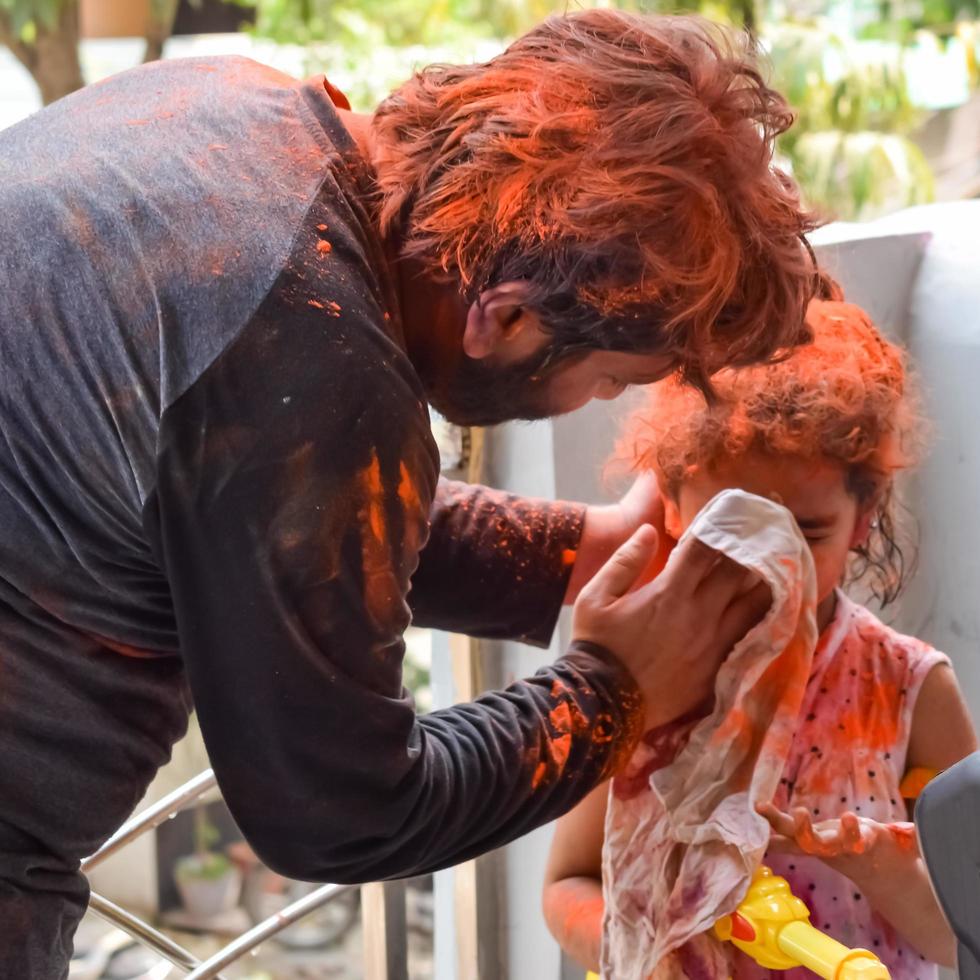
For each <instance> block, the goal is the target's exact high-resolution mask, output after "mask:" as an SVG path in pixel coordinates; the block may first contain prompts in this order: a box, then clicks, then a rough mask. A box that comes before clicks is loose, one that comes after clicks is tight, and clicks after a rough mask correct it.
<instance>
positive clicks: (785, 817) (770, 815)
mask: <svg viewBox="0 0 980 980" xmlns="http://www.w3.org/2000/svg"><path fill="white" fill-rule="evenodd" d="M755 810H756V813H758V814H759V815H760V816H762V817H765V818H766V820H768V821H769V826H770V827H772V829H773V830H774V831H775V832H776V833H777V834H781V835H782V836H783V837H793V836H794V827H793V818H792V817H791V816H790V815H789V814H788V813H784V812H783V811H782V810H780V809H779V807H777V806H776V805H775V804H773V803H757V804H756V807H755Z"/></svg>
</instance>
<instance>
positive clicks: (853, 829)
mask: <svg viewBox="0 0 980 980" xmlns="http://www.w3.org/2000/svg"><path fill="white" fill-rule="evenodd" d="M840 829H841V834H840V836H841V843H842V844H843V845H844V850H845V851H846V852H848V853H850V854H860V853H861V852H862V851H864V849H865V847H866V846H867V841H865V839H864V834H863V833H862V832H861V821H860V819H859V818H858V816H857V814H855V813H850V812H848V813H845V814H844V816H842V817H841V818H840Z"/></svg>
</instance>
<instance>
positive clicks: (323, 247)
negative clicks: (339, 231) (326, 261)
mask: <svg viewBox="0 0 980 980" xmlns="http://www.w3.org/2000/svg"><path fill="white" fill-rule="evenodd" d="M316 250H317V251H318V252H319V253H320V254H321V255H327V254H328V253H329V252H331V251H332V250H333V245H331V244H330V242H317V243H316Z"/></svg>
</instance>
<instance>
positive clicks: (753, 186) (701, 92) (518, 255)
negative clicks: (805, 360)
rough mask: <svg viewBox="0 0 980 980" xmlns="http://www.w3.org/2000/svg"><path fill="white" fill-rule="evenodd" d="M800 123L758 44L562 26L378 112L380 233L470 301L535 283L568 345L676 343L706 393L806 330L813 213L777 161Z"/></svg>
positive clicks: (534, 298)
mask: <svg viewBox="0 0 980 980" xmlns="http://www.w3.org/2000/svg"><path fill="white" fill-rule="evenodd" d="M792 119H793V116H792V113H791V112H790V109H789V107H788V106H787V104H786V102H785V100H784V99H783V97H782V96H781V95H779V93H777V92H775V91H774V90H773V89H771V88H769V87H768V85H767V84H766V82H765V80H764V79H763V75H762V73H761V70H760V67H759V64H758V57H757V51H756V49H755V47H754V42H753V41H752V40H751V38H750V37H749V36H748V35H747V34H744V33H736V32H733V31H730V30H727V29H724V28H722V27H720V26H718V25H715V24H712V23H710V22H709V21H706V20H704V19H701V18H699V17H693V16H643V15H633V14H627V13H623V12H620V11H612V10H588V11H583V12H579V13H573V14H569V15H567V16H560V17H552V18H550V19H549V20H547V21H545V22H544V23H542V24H541V25H540V26H538V27H537V28H535V29H534V30H532V31H530V32H529V33H528V34H526V35H524V36H523V37H521V38H520V39H518V40H517V41H515V42H514V43H513V44H511V45H510V47H509V48H507V50H506V51H504V52H503V53H502V54H500V55H498V56H497V57H495V58H493V59H492V60H491V61H489V62H486V63H485V64H476V65H433V66H430V67H428V68H425V69H423V70H422V71H420V72H418V73H417V74H416V75H415V76H414V77H413V78H412V79H411V80H410V81H408V82H407V83H406V84H404V85H403V86H402V87H401V88H399V89H397V90H396V91H395V92H394V93H393V94H392V95H391V96H390V97H389V98H388V99H386V100H385V101H384V102H383V103H382V104H381V105H380V106H379V107H378V109H377V111H376V113H375V115H374V119H373V127H374V133H375V137H376V145H377V151H376V155H375V163H376V164H377V166H378V183H379V205H378V206H379V217H380V223H381V227H382V230H383V232H384V234H385V235H386V236H387V237H388V238H389V239H391V240H397V241H398V242H399V244H400V247H401V249H402V254H405V255H411V256H414V257H415V258H417V259H419V260H421V261H422V262H423V263H425V265H426V266H427V267H428V268H429V269H430V270H431V271H433V272H434V273H436V274H440V275H442V276H443V277H444V278H445V279H446V281H448V282H453V283H456V284H457V285H458V286H459V288H460V290H461V293H462V295H463V296H464V297H465V299H466V300H467V301H468V302H474V301H477V300H478V298H479V296H480V293H481V292H482V291H483V290H485V289H487V288H489V287H491V286H493V285H495V284H497V283H500V282H503V281H507V280H523V281H525V282H526V283H527V285H528V288H529V291H530V299H529V301H528V304H527V305H528V306H529V308H530V309H532V310H534V311H535V312H536V313H538V314H539V316H540V317H541V319H542V322H543V324H544V326H545V328H546V329H548V330H549V331H550V332H551V333H552V334H553V335H554V337H555V340H556V342H557V344H558V345H560V347H561V348H562V349H563V350H566V351H568V350H575V349H579V350H587V349H596V348H601V349H610V350H623V351H636V352H644V353H662V352H667V353H670V354H672V355H674V356H675V357H676V359H677V363H678V365H679V367H680V369H681V370H682V371H683V373H684V374H685V376H686V377H687V378H688V379H689V380H692V381H694V382H695V383H698V384H702V383H705V384H706V379H707V377H708V376H709V375H710V374H711V373H712V372H713V371H714V370H716V369H717V368H718V367H721V366H724V365H728V364H735V365H738V364H749V363H757V362H759V361H763V360H767V359H769V358H771V357H773V356H774V355H776V354H778V353H780V352H784V351H785V350H786V349H788V348H790V347H792V346H794V345H796V344H798V343H800V342H802V341H805V339H806V337H807V333H806V328H805V326H804V312H805V310H806V305H807V302H808V301H809V299H810V298H811V296H812V295H814V292H815V289H816V286H817V282H818V280H819V273H818V271H817V268H816V263H815V261H814V259H813V255H812V253H811V251H810V249H809V246H808V245H807V243H806V241H805V239H804V234H805V233H806V232H807V231H809V230H811V229H812V228H813V227H814V224H815V222H814V220H813V219H812V217H811V215H809V214H808V213H807V212H806V211H805V210H804V209H803V208H802V207H801V205H800V202H799V198H798V194H797V190H796V188H795V185H794V184H793V183H792V181H790V179H789V178H788V177H787V176H786V175H785V174H783V173H782V172H780V171H779V170H778V169H776V168H775V167H774V166H773V162H772V147H773V140H774V138H775V137H776V136H777V135H778V134H779V133H782V132H784V131H785V130H786V129H787V128H788V127H789V126H790V124H791V123H792Z"/></svg>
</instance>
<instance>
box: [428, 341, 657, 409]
mask: <svg viewBox="0 0 980 980" xmlns="http://www.w3.org/2000/svg"><path fill="white" fill-rule="evenodd" d="M547 354H548V351H547V350H545V351H542V352H541V353H539V354H535V355H532V356H531V357H528V358H525V359H524V360H521V361H518V362H516V363H504V364H498V363H492V362H490V360H489V359H480V360H477V359H474V358H471V357H466V356H465V355H464V356H463V357H462V358H461V359H460V361H459V362H458V363H457V365H456V370H455V371H453V373H452V374H451V376H449V377H448V378H446V379H444V383H443V385H441V386H440V390H439V391H438V392H433V393H431V394H430V397H429V401H430V402H431V403H432V405H433V407H434V408H436V409H437V410H438V411H439V412H440V413H441V414H442V415H444V416H445V417H446V418H447V419H448V420H449V421H450V422H454V423H455V424H457V425H496V424H497V423H498V422H507V421H509V420H511V419H524V420H532V419H544V418H551V417H552V416H555V415H564V414H565V413H566V412H573V411H575V409H577V408H581V407H582V406H583V405H585V404H586V403H587V402H589V401H591V400H592V399H593V398H601V399H603V400H604V401H608V400H610V399H612V398H616V397H617V396H618V395H620V394H622V393H623V391H625V389H626V388H627V387H629V386H630V385H639V384H651V383H652V382H654V381H659V380H660V379H661V378H664V377H666V376H667V375H668V374H670V373H671V371H673V369H674V367H675V364H674V361H673V359H672V358H670V357H668V356H666V355H662V354H656V355H651V354H624V353H621V352H619V351H591V352H589V353H587V354H576V355H574V356H570V357H569V358H567V359H566V360H562V359H560V358H559V359H558V360H557V361H556V362H555V363H552V364H551V365H549V366H546V367H542V365H543V364H544V362H545V358H546V356H547Z"/></svg>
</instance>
